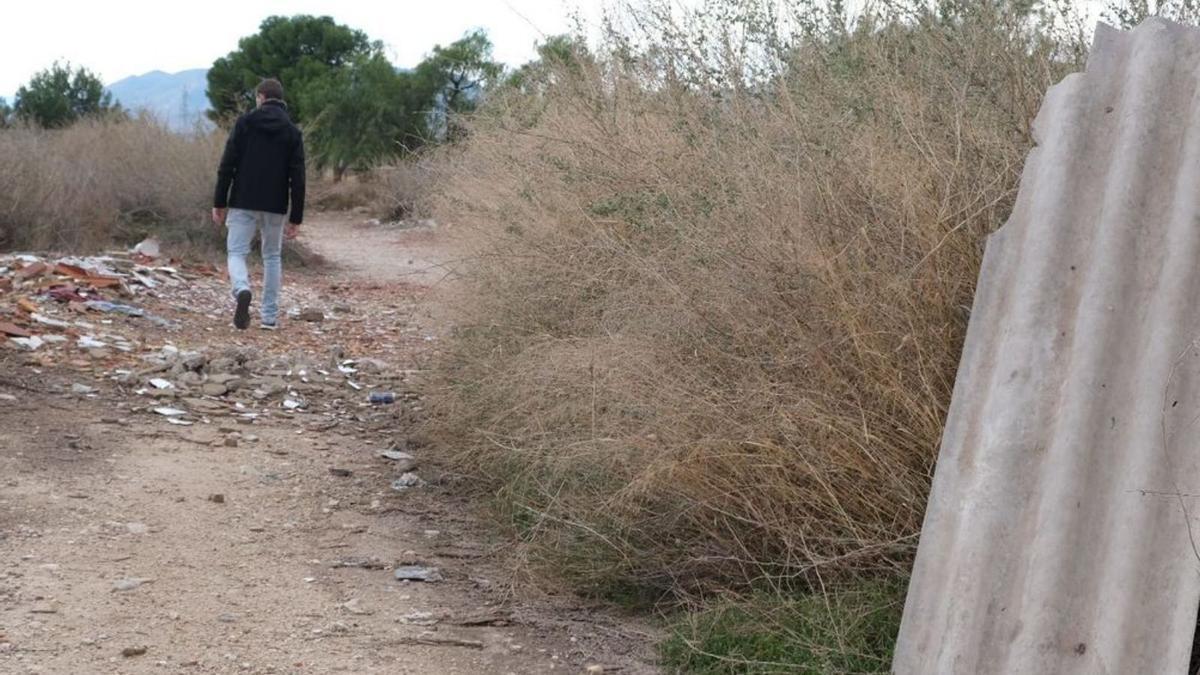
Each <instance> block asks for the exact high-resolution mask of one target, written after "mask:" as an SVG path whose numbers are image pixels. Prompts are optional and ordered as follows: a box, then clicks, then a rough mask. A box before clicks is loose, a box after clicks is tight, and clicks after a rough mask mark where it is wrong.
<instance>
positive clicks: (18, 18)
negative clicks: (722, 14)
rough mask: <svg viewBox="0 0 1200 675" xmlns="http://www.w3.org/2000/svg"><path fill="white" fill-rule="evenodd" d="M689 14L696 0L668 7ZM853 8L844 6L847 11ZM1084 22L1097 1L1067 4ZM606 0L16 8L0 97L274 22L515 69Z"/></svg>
mask: <svg viewBox="0 0 1200 675" xmlns="http://www.w3.org/2000/svg"><path fill="white" fill-rule="evenodd" d="M672 1H673V2H676V3H678V4H681V5H689V4H690V5H694V4H696V3H698V2H699V1H700V0H672ZM858 1H861V0H852V1H851V2H850V3H849V4H850V5H851V6H853V5H854V4H856V3H857V2H858ZM1075 1H1076V2H1077V3H1079V5H1080V6H1084V7H1088V8H1089V9H1090V10H1092V12H1091V13H1093V15H1096V14H1098V12H1096V11H1095V10H1096V9H1097V8H1098V7H1099V6H1103V5H1104V0H1075ZM609 4H611V2H609V0H200V1H198V2H196V1H193V2H171V1H170V0H153V1H152V0H83V1H81V0H58V1H50V0H20V1H14V2H4V4H3V9H2V10H0V13H2V15H3V18H2V19H0V96H4V97H6V98H9V99H10V102H11V98H12V94H13V93H14V92H16V90H17V88H18V87H20V86H21V85H22V84H24V83H25V82H28V81H29V78H30V76H32V75H33V74H34V73H35V72H37V71H39V70H42V69H43V68H46V67H47V66H49V65H50V64H51V63H53V62H54V61H55V60H56V59H57V60H60V61H70V62H71V63H73V64H75V65H82V66H86V67H87V68H89V69H91V70H92V71H93V72H96V73H98V74H99V75H100V77H101V79H103V80H104V82H105V83H106V84H111V83H112V82H115V81H117V80H120V79H122V78H125V77H128V76H130V75H140V74H142V73H146V72H149V71H151V70H164V71H167V72H172V73H173V72H177V71H180V70H186V69H189V68H207V67H209V66H210V65H212V62H213V60H215V59H216V58H217V57H220V56H224V55H225V54H228V53H229V52H230V51H232V50H234V49H235V48H236V47H237V41H238V39H239V38H241V37H243V36H246V35H250V34H253V33H255V32H256V31H257V30H258V25H259V23H261V22H262V20H263V19H264V18H266V17H268V16H271V15H274V14H283V15H293V14H316V15H326V14H327V15H330V16H333V17H334V19H336V20H337V21H338V22H340V23H344V24H348V25H350V26H352V27H354V28H359V29H362V30H364V31H366V33H367V34H368V35H370V36H371V38H373V39H378V40H382V41H383V42H384V43H385V44H386V45H387V48H388V55H389V56H390V57H391V59H392V61H393V62H394V63H396V65H399V66H403V67H411V66H413V65H416V64H417V63H418V62H419V61H420V60H421V59H422V57H423V56H424V55H425V54H426V53H428V52H429V50H430V49H431V48H432V47H433V46H434V45H435V44H447V43H449V42H453V41H454V40H456V39H458V38H459V37H461V36H462V35H463V34H464V33H465V32H467V31H469V30H472V29H475V28H484V29H486V30H487V32H488V34H489V35H490V36H491V39H492V43H493V44H494V45H495V50H496V51H495V56H496V58H497V59H498V60H499V61H501V62H503V63H505V64H507V65H510V66H512V65H520V64H522V63H524V62H525V61H528V60H529V59H530V58H531V57H532V56H533V53H534V51H533V50H534V44H535V43H536V42H537V41H538V40H539V39H541V38H543V37H544V36H547V35H555V34H559V33H563V32H566V31H567V30H568V29H569V28H570V27H572V25H573V24H572V23H571V17H572V16H573V15H576V14H578V15H580V16H582V18H583V19H584V21H585V22H589V23H592V24H593V25H594V24H595V23H596V22H598V21H599V18H600V14H601V7H603V6H605V5H609Z"/></svg>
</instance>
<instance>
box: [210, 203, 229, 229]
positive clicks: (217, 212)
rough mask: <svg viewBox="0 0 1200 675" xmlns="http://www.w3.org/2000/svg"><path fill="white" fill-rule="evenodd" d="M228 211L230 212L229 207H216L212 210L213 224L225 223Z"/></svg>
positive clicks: (218, 225)
mask: <svg viewBox="0 0 1200 675" xmlns="http://www.w3.org/2000/svg"><path fill="white" fill-rule="evenodd" d="M227 212H228V210H227V209H218V208H215V207H214V208H213V212H212V220H213V224H214V225H216V226H217V227H220V226H222V225H224V224H225V214H226V213H227Z"/></svg>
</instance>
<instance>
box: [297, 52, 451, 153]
mask: <svg viewBox="0 0 1200 675" xmlns="http://www.w3.org/2000/svg"><path fill="white" fill-rule="evenodd" d="M430 99H431V96H430V95H429V93H428V92H426V91H423V90H422V89H421V88H420V87H419V86H418V82H416V80H415V78H414V77H413V75H412V74H411V73H406V72H399V71H397V70H396V69H395V67H393V66H392V64H391V63H389V62H388V60H387V59H386V58H384V57H383V56H382V55H381V54H372V55H369V56H363V57H360V58H358V59H356V60H355V61H354V62H352V63H351V64H349V65H348V66H346V67H344V68H339V69H337V70H334V71H331V72H330V73H329V74H328V75H327V76H326V77H324V78H322V79H321V80H319V81H317V82H314V83H313V84H312V85H311V86H310V87H309V88H308V90H307V92H306V93H305V98H304V106H305V109H306V110H309V111H310V112H311V111H317V112H314V113H312V116H311V119H310V120H309V122H308V124H307V125H306V134H307V145H308V149H309V156H310V157H311V158H312V159H313V162H314V163H315V164H316V166H317V167H318V168H322V169H323V168H332V169H333V170H334V172H335V174H336V175H338V176H340V175H341V173H342V172H343V171H345V170H346V169H347V168H356V169H362V168H366V167H368V166H370V165H372V164H375V163H378V162H380V161H382V160H385V159H387V158H389V157H392V156H395V155H399V154H403V153H404V152H406V151H411V150H415V149H416V148H418V147H420V146H421V145H422V144H423V143H424V142H425V139H426V136H427V124H426V118H427V116H428V115H427V110H428V105H429V102H430Z"/></svg>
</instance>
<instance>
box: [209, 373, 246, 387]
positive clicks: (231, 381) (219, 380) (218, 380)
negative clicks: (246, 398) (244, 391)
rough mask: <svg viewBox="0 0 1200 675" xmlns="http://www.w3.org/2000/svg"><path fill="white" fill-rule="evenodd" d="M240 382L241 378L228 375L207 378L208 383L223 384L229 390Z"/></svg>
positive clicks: (218, 374) (220, 374) (217, 374)
mask: <svg viewBox="0 0 1200 675" xmlns="http://www.w3.org/2000/svg"><path fill="white" fill-rule="evenodd" d="M241 380H242V378H240V377H238V376H237V375H231V374H229V373H216V374H213V375H209V376H208V381H209V382H212V383H214V384H223V385H225V386H226V387H229V388H230V389H233V387H234V385H235V384H237V383H239V382H241Z"/></svg>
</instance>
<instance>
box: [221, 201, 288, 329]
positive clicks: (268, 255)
mask: <svg viewBox="0 0 1200 675" xmlns="http://www.w3.org/2000/svg"><path fill="white" fill-rule="evenodd" d="M286 217H287V216H286V215H284V214H282V213H267V212H265V211H247V210H245V209H229V215H228V216H226V218H225V227H226V228H228V230H229V232H228V235H227V236H226V239H225V251H226V252H227V253H228V255H229V260H228V266H229V283H230V285H232V286H233V295H234V296H235V297H236V296H237V294H238V293H239V292H240V291H245V290H250V271H249V270H248V269H246V256H247V255H249V254H250V242H252V241H253V240H254V233H255V232H258V233H259V234H260V240H261V244H262V259H263V293H262V302H261V303H260V305H259V311H260V313H261V315H262V320H263V322H264V323H275V320H276V318H277V315H278V313H279V286H280V284H281V283H282V281H283V262H282V260H280V252H281V251H282V250H283V221H284V219H285V218H286Z"/></svg>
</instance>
